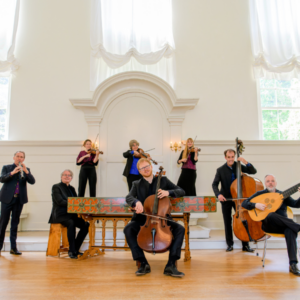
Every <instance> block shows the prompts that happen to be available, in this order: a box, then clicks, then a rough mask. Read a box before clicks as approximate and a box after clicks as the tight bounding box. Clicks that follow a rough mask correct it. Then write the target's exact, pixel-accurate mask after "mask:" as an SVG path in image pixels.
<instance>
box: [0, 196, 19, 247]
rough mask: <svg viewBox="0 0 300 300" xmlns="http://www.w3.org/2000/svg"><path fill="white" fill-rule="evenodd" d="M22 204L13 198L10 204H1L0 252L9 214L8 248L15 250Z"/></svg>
mask: <svg viewBox="0 0 300 300" xmlns="http://www.w3.org/2000/svg"><path fill="white" fill-rule="evenodd" d="M22 209H23V204H21V203H20V198H19V197H13V199H12V201H11V202H10V203H8V204H7V203H3V202H2V203H1V217H0V250H1V249H2V247H3V243H4V239H5V230H6V227H7V224H8V222H9V218H10V214H11V223H10V248H11V249H16V248H17V233H18V225H19V222H20V216H21V213H22Z"/></svg>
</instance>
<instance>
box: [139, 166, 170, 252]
mask: <svg viewBox="0 0 300 300" xmlns="http://www.w3.org/2000/svg"><path fill="white" fill-rule="evenodd" d="M159 170H160V172H159V174H158V179H157V185H156V192H155V195H151V196H149V197H147V198H146V200H145V202H144V213H143V214H144V215H146V216H147V220H146V222H145V225H144V226H141V230H140V232H139V234H138V236H137V242H138V245H139V246H140V248H141V249H143V250H144V251H146V252H149V253H153V254H155V253H164V252H166V251H168V249H169V248H170V246H171V243H172V238H173V236H172V232H171V228H170V226H168V225H167V221H168V216H169V215H170V214H171V210H172V206H171V202H170V199H169V197H164V198H161V199H158V196H157V194H158V190H159V189H160V181H161V177H162V175H163V167H159Z"/></svg>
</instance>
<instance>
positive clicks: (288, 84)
mask: <svg viewBox="0 0 300 300" xmlns="http://www.w3.org/2000/svg"><path fill="white" fill-rule="evenodd" d="M276 87H277V88H288V89H289V88H290V87H291V81H290V80H276Z"/></svg>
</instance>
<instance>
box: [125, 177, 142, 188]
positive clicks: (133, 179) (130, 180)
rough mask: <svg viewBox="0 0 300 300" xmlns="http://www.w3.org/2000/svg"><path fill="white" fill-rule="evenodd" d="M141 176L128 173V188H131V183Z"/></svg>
mask: <svg viewBox="0 0 300 300" xmlns="http://www.w3.org/2000/svg"><path fill="white" fill-rule="evenodd" d="M141 178H142V175H133V174H129V175H128V177H127V184H128V189H129V191H130V190H131V187H132V183H133V182H134V181H136V180H139V179H141Z"/></svg>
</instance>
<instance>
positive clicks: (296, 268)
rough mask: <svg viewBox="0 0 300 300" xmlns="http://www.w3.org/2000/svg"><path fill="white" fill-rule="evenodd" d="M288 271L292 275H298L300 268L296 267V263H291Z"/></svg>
mask: <svg viewBox="0 0 300 300" xmlns="http://www.w3.org/2000/svg"><path fill="white" fill-rule="evenodd" d="M290 272H291V273H293V274H294V275H297V276H300V270H299V269H298V266H297V264H291V265H290Z"/></svg>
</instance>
